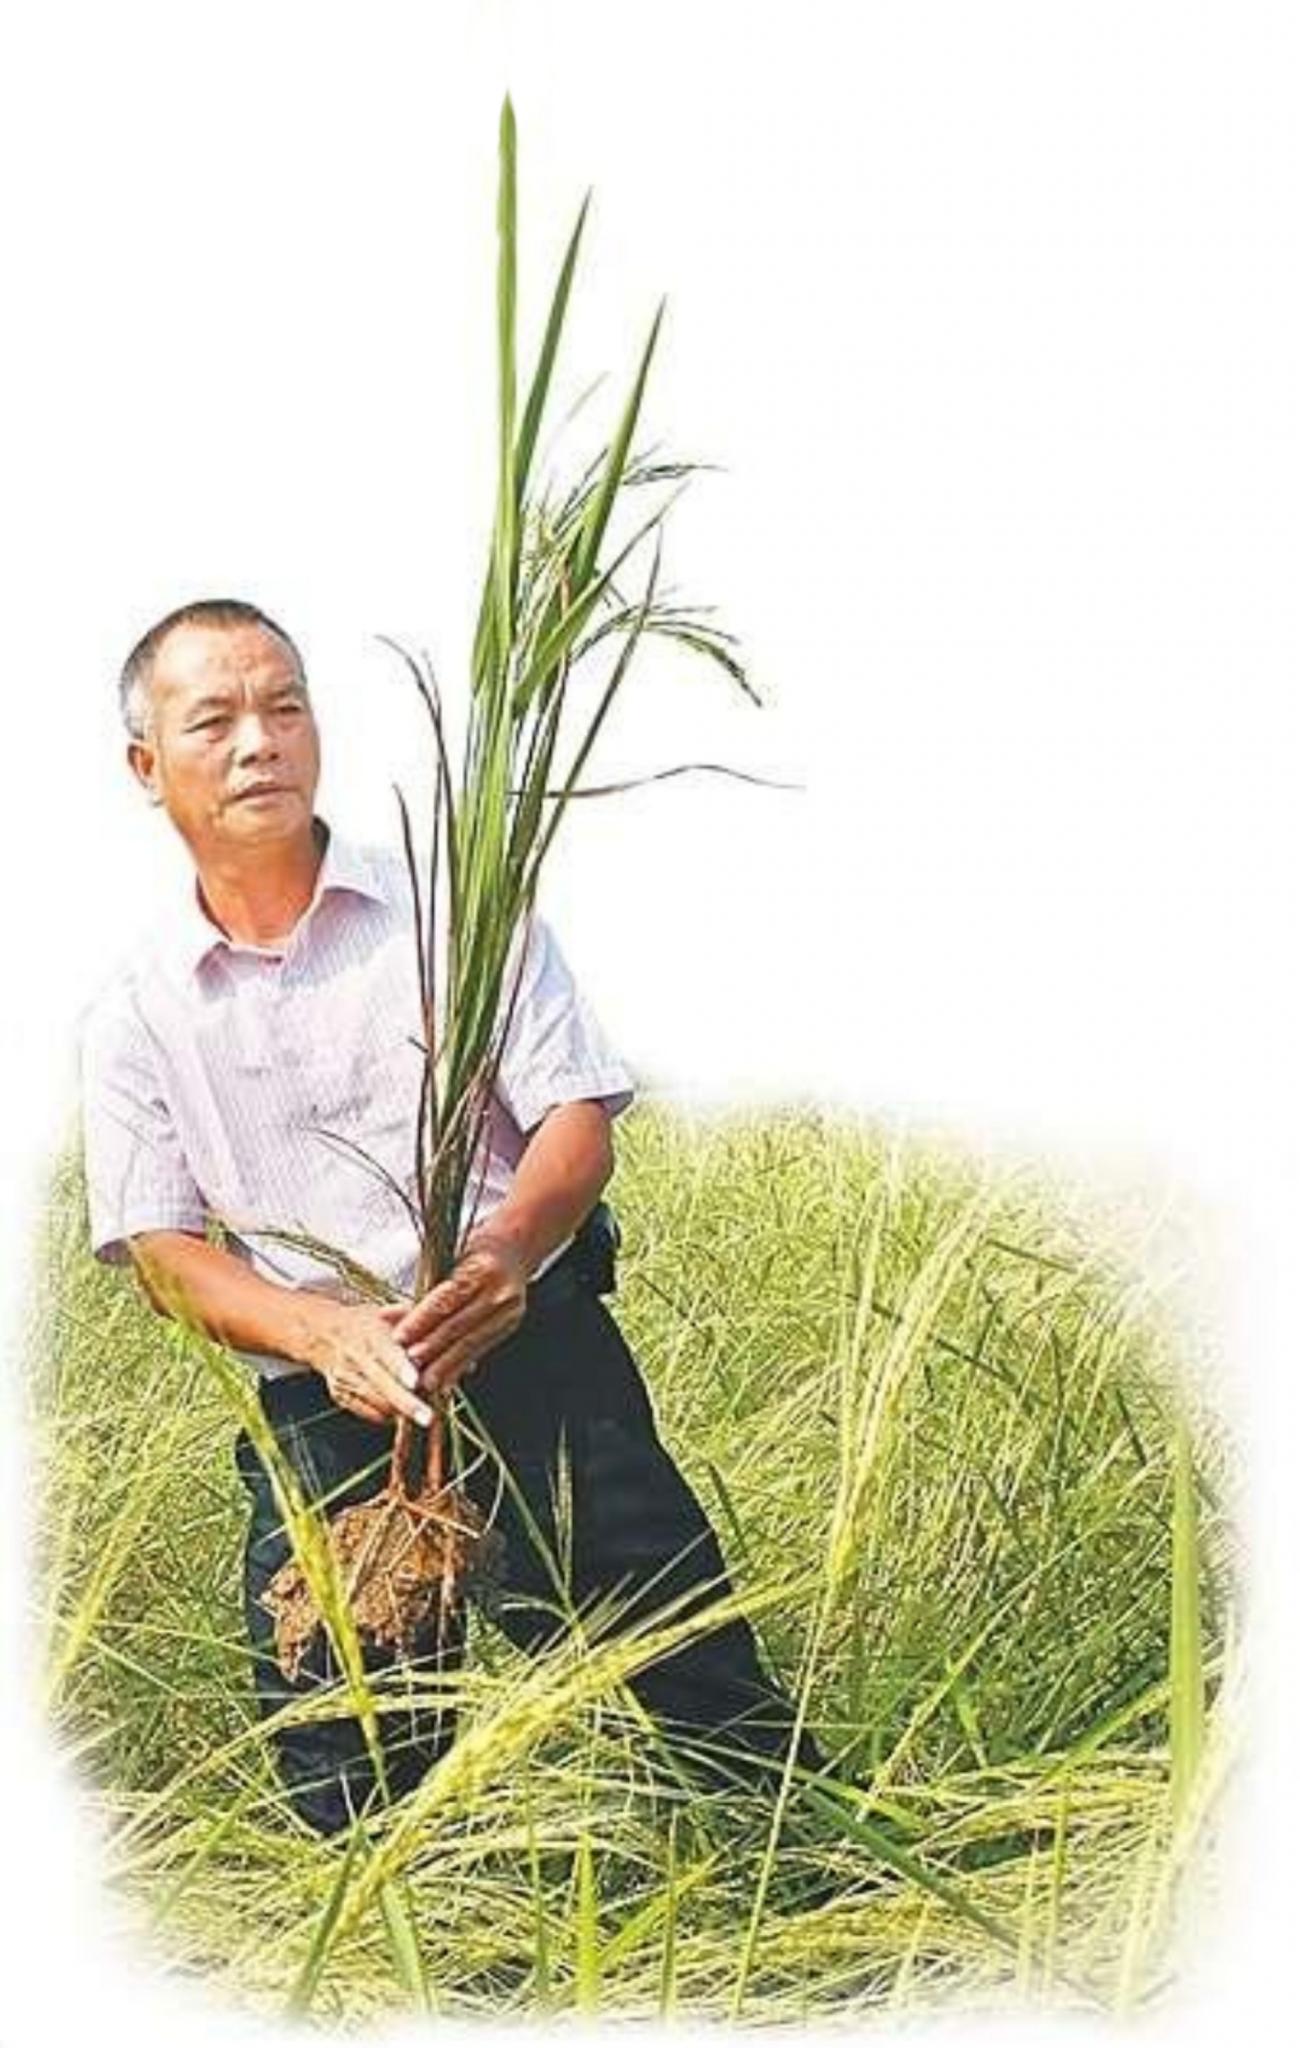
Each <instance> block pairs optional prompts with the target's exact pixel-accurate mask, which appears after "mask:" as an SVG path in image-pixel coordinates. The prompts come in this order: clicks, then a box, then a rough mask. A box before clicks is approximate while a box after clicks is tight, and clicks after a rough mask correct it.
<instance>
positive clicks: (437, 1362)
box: [420, 1312, 521, 1391]
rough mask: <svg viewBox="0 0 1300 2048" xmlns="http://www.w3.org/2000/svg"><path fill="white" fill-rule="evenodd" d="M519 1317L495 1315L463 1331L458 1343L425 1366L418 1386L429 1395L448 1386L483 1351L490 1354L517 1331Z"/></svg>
mask: <svg viewBox="0 0 1300 2048" xmlns="http://www.w3.org/2000/svg"><path fill="white" fill-rule="evenodd" d="M520 1320H521V1319H520V1317H519V1316H517V1315H515V1314H512V1313H511V1314H507V1313H504V1312H502V1313H499V1314H497V1315H495V1316H493V1317H491V1318H489V1320H488V1321H486V1322H484V1323H480V1324H479V1325H477V1327H475V1328H474V1329H472V1330H466V1331H465V1332H464V1333H463V1334H462V1335H461V1337H460V1338H459V1339H458V1341H457V1342H456V1343H455V1344H453V1345H451V1346H450V1347H449V1348H448V1349H446V1350H445V1351H440V1352H439V1354H438V1356H437V1357H436V1358H434V1359H433V1360H432V1361H431V1362H430V1363H429V1364H427V1365H426V1366H425V1367H424V1369H423V1371H422V1373H421V1375H420V1385H421V1386H422V1387H425V1388H426V1389H431V1390H433V1391H441V1390H442V1389H443V1388H445V1387H447V1386H449V1385H450V1384H451V1383H452V1381H453V1380H455V1379H456V1378H457V1377H458V1376H459V1374H460V1373H462V1372H463V1371H464V1370H465V1368H466V1366H468V1365H472V1364H477V1362H478V1360H479V1358H480V1357H481V1356H482V1354H483V1353H484V1352H485V1351H491V1349H492V1348H493V1346H494V1345H496V1344H500V1343H501V1342H503V1340H504V1339H505V1338H506V1337H509V1336H510V1335H511V1334H512V1332H513V1331H515V1330H516V1329H518V1327H519V1323H520Z"/></svg>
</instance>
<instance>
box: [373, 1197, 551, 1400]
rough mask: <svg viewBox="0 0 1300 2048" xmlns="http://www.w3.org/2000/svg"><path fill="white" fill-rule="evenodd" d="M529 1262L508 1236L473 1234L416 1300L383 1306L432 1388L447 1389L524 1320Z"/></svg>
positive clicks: (397, 1338) (393, 1330)
mask: <svg viewBox="0 0 1300 2048" xmlns="http://www.w3.org/2000/svg"><path fill="white" fill-rule="evenodd" d="M528 1271H529V1269H528V1264H527V1261H526V1259H525V1258H524V1255H523V1253H522V1252H521V1251H520V1250H519V1248H518V1246H516V1245H515V1244H513V1243H512V1242H511V1241H510V1239H509V1238H508V1237H505V1236H493V1235H492V1233H491V1232H490V1231H487V1230H485V1231H483V1232H482V1233H481V1234H479V1235H478V1236H476V1237H474V1238H473V1239H471V1241H470V1244H469V1247H468V1249H467V1250H466V1251H465V1253H464V1254H463V1256H462V1257H461V1258H460V1259H458V1260H457V1262H456V1265H455V1268H454V1269H453V1271H452V1272H451V1273H450V1274H449V1275H448V1277H447V1278H446V1279H445V1280H442V1281H440V1282H439V1284H438V1285H437V1286H436V1287H432V1288H430V1290H429V1292H428V1293H427V1294H426V1295H424V1296H422V1297H421V1299H420V1300H419V1301H417V1302H413V1303H411V1304H410V1305H409V1306H403V1305H399V1306H396V1307H392V1308H384V1309H381V1310H380V1312H379V1313H380V1315H381V1316H382V1318H383V1320H384V1323H385V1325H386V1327H387V1328H388V1330H389V1331H390V1332H391V1334H392V1337H393V1339H394V1341H395V1342H396V1343H397V1344H399V1345H400V1346H401V1347H402V1348H403V1350H404V1351H405V1353H406V1356H407V1357H408V1358H409V1359H410V1360H411V1362H412V1364H413V1365H415V1366H418V1367H419V1368H420V1384H421V1386H422V1387H424V1388H425V1389H426V1391H428V1392H435V1393H447V1392H448V1391H449V1390H450V1389H451V1388H452V1387H454V1386H455V1384H456V1382H457V1380H458V1379H460V1377H461V1376H462V1374H463V1373H466V1372H469V1371H472V1369H473V1367H474V1366H475V1365H476V1364H477V1363H478V1361H479V1359H480V1358H481V1357H482V1355H483V1353H484V1352H485V1351H490V1350H491V1349H492V1346H493V1345H494V1344H500V1343H501V1342H502V1341H503V1340H504V1339H505V1338H506V1337H508V1336H509V1335H510V1334H511V1332H512V1331H513V1330H516V1329H517V1328H518V1327H519V1324H520V1323H521V1322H522V1321H523V1315H524V1308H525V1306H526V1304H527V1298H528Z"/></svg>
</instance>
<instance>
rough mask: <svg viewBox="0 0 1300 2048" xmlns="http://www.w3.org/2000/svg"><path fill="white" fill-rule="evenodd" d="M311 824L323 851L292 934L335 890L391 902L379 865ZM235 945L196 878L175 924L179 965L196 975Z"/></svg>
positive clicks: (328, 827)
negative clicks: (210, 913)
mask: <svg viewBox="0 0 1300 2048" xmlns="http://www.w3.org/2000/svg"><path fill="white" fill-rule="evenodd" d="M314 822H315V824H316V825H318V826H319V827H320V828H321V830H322V831H323V832H324V834H325V851H324V854H323V855H322V857H321V864H320V868H319V870H318V871H317V875H316V887H315V888H314V890H313V891H312V897H311V901H310V903H309V904H308V905H307V908H306V909H305V910H304V911H303V913H302V916H301V917H300V918H299V920H298V923H297V924H296V925H295V926H294V930H295V931H297V930H299V929H300V928H301V926H302V925H304V924H305V923H306V921H307V919H308V918H310V917H311V916H312V915H313V913H314V911H315V909H316V906H317V904H318V903H319V902H320V901H321V899H322V897H324V896H326V895H328V894H330V893H332V892H333V891H336V890H342V891H345V892H349V893H351V894H352V895H356V896H367V897H369V898H371V899H372V900H373V901H374V902H376V903H387V902H389V901H390V900H391V898H390V891H389V889H388V888H387V887H386V886H385V877H384V873H383V869H382V866H381V864H380V863H379V862H377V861H375V860H373V859H372V858H371V857H370V856H369V855H368V854H367V853H366V851H365V849H364V848H363V847H361V846H358V845H357V844H356V843H355V842H354V841H352V840H350V839H345V838H343V837H342V835H341V834H340V833H338V832H336V831H335V829H334V827H333V826H332V825H328V824H326V822H325V820H324V819H323V818H320V817H318V818H316V819H315V821H314ZM235 943H237V942H236V941H232V940H231V939H229V938H227V936H226V934H225V933H224V932H223V931H221V930H220V929H219V927H218V926H217V925H215V924H214V923H213V921H212V919H211V918H210V917H209V916H208V913H207V911H206V910H205V909H204V908H203V903H202V900H201V898H200V896H199V882H198V876H197V875H196V876H195V877H194V879H193V882H192V884H191V887H190V889H189V892H188V894H187V896H186V899H185V904H184V907H183V910H182V912H181V914H180V916H179V918H178V919H177V923H176V928H175V936H174V943H173V948H172V950H173V951H174V956H175V958H176V960H177V963H178V965H180V966H182V967H184V968H185V969H186V970H187V971H188V972H189V973H190V974H197V973H198V972H199V969H200V968H201V967H202V965H203V963H204V961H205V960H206V959H207V958H208V956H209V955H210V954H212V953H214V952H216V951H217V950H218V949H219V948H221V947H223V946H224V947H225V948H226V949H227V951H229V950H231V948H232V946H233V945H234V944H235Z"/></svg>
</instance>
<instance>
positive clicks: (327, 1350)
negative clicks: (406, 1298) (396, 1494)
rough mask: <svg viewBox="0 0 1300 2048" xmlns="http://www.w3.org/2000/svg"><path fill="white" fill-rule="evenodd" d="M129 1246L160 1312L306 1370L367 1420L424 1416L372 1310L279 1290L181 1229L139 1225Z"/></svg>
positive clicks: (384, 1322) (409, 1376)
mask: <svg viewBox="0 0 1300 2048" xmlns="http://www.w3.org/2000/svg"><path fill="white" fill-rule="evenodd" d="M129 1242H130V1249H131V1256H132V1259H133V1260H134V1262H135V1267H136V1270H137V1272H138V1273H139V1275H140V1280H141V1283H142V1285H143V1287H144V1290H145V1293H146V1294H147V1295H148V1297H149V1299H150V1301H151V1302H152V1303H153V1305H154V1307H155V1308H156V1309H158V1310H159V1311H160V1312H161V1313H162V1314H164V1315H176V1316H178V1317H179V1318H181V1319H182V1320H185V1321H190V1322H194V1323H197V1324H198V1326H199V1328H200V1329H202V1330H206V1331H207V1333H208V1335H209V1336H211V1337H215V1338H216V1339H217V1340H218V1341H219V1342H221V1343H223V1344H231V1345H234V1346H236V1347H237V1348H238V1349H240V1350H243V1351H266V1352H270V1353H272V1354H273V1355H275V1356H277V1357H280V1358H288V1359H292V1360H293V1361H294V1362H295V1363H296V1364H299V1365H306V1366H310V1367H311V1368H312V1369H313V1370H314V1371H316V1372H318V1373H320V1375H321V1377H322V1379H323V1380H324V1381H325V1384H326V1385H327V1387H328V1388H329V1391H330V1393H331V1395H332V1396H333V1398H334V1400H336V1401H337V1402H338V1403H339V1405H340V1407H343V1408H348V1409H351V1411H352V1412H353V1413H354V1414H356V1415H362V1416H364V1417H365V1418H366V1419H367V1421H371V1422H386V1421H389V1420H391V1419H392V1418H393V1417H394V1416H396V1415H409V1416H410V1417H411V1418H412V1419H413V1420H414V1421H416V1422H422V1423H427V1422H428V1421H429V1420H430V1412H429V1409H428V1407H427V1406H426V1404H425V1403H424V1402H423V1401H422V1400H421V1399H420V1397H419V1394H418V1392H417V1391H415V1390H416V1387H417V1377H416V1373H415V1369H414V1367H413V1366H412V1365H411V1362H410V1360H409V1359H408V1358H407V1356H406V1354H405V1352H404V1351H403V1350H402V1347H401V1346H400V1344H398V1343H397V1341H396V1339H395V1337H394V1336H393V1331H392V1325H391V1321H390V1320H388V1319H387V1318H385V1316H384V1315H383V1314H382V1313H381V1311H380V1310H379V1309H378V1308H376V1307H374V1306H372V1305H370V1304H369V1303H363V1304H361V1305H359V1306H356V1305H352V1304H350V1303H344V1302H338V1301H333V1300H331V1299H330V1297H329V1296H328V1295H324V1294H312V1293H309V1292H307V1291H305V1290H301V1289H294V1288H289V1287H279V1286H277V1285H276V1283H275V1282H274V1281H273V1280H263V1279H262V1278H261V1276H260V1275H259V1274H257V1273H252V1272H250V1271H249V1269H248V1267H247V1266H246V1265H245V1264H244V1263H243V1261H242V1260H240V1259H237V1258H235V1257H234V1256H233V1255H232V1254H231V1253H230V1252H226V1251H222V1249H221V1247H220V1246H219V1245H214V1244H209V1243H208V1241H207V1239H206V1238H202V1237H196V1236H194V1235H193V1234H192V1233H190V1232H188V1231H182V1230H149V1231H144V1232H142V1233H141V1234H140V1235H139V1236H138V1237H133V1238H131V1239H130V1241H129Z"/></svg>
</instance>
